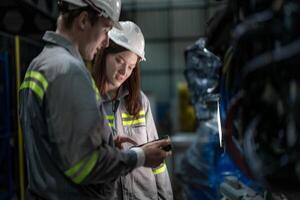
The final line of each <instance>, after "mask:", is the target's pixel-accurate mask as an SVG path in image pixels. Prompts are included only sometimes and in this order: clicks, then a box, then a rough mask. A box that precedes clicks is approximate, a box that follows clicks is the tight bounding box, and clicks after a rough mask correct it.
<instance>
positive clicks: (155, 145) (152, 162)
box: [141, 139, 172, 168]
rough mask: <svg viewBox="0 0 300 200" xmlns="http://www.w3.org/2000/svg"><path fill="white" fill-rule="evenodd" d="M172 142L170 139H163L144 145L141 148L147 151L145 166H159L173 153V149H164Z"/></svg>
mask: <svg viewBox="0 0 300 200" xmlns="http://www.w3.org/2000/svg"><path fill="white" fill-rule="evenodd" d="M170 144H171V140H170V139H163V140H158V141H154V142H151V143H147V144H145V145H143V146H142V147H141V148H142V149H143V150H144V153H145V164H144V166H145V167H151V168H155V167H157V166H159V165H160V164H161V163H162V162H163V161H164V160H165V159H166V158H167V157H168V156H170V155H171V154H172V152H171V151H165V150H163V148H164V147H166V146H168V145H170Z"/></svg>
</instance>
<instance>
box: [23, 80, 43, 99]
mask: <svg viewBox="0 0 300 200" xmlns="http://www.w3.org/2000/svg"><path fill="white" fill-rule="evenodd" d="M27 88H28V89H31V90H32V91H33V92H34V93H35V94H36V95H37V96H38V97H39V98H40V99H41V100H42V99H43V97H44V94H45V93H44V91H43V89H42V88H41V87H40V86H39V85H38V84H37V83H35V82H33V81H24V82H23V83H22V85H21V87H20V90H23V89H27Z"/></svg>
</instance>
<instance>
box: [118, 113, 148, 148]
mask: <svg viewBox="0 0 300 200" xmlns="http://www.w3.org/2000/svg"><path fill="white" fill-rule="evenodd" d="M122 126H123V128H124V130H125V134H126V135H128V136H129V137H131V138H132V139H134V140H135V141H136V142H137V143H138V144H142V143H145V142H147V141H148V137H147V131H146V118H145V111H144V110H141V111H140V112H139V113H138V115H137V116H133V115H130V114H127V113H122Z"/></svg>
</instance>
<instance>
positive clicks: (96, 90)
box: [92, 79, 100, 101]
mask: <svg viewBox="0 0 300 200" xmlns="http://www.w3.org/2000/svg"><path fill="white" fill-rule="evenodd" d="M92 82H93V89H94V91H95V93H96V99H97V101H99V100H100V93H99V90H98V88H97V86H96V83H95V81H94V79H92Z"/></svg>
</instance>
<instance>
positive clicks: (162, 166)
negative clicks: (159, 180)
mask: <svg viewBox="0 0 300 200" xmlns="http://www.w3.org/2000/svg"><path fill="white" fill-rule="evenodd" d="M166 169H167V166H166V163H162V164H160V165H159V166H158V167H157V168H154V169H152V172H153V174H155V175H157V174H161V173H163V172H165V171H166Z"/></svg>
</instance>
